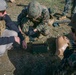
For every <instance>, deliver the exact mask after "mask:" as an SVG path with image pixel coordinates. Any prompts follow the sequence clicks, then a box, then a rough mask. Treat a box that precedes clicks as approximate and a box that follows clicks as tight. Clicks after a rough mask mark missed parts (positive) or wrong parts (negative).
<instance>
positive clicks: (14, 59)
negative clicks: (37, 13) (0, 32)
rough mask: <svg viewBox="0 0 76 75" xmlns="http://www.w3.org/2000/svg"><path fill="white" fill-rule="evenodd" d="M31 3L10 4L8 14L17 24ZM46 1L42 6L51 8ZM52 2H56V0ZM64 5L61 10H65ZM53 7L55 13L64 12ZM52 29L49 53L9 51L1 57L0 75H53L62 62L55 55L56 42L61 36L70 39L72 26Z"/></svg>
mask: <svg viewBox="0 0 76 75" xmlns="http://www.w3.org/2000/svg"><path fill="white" fill-rule="evenodd" d="M29 1H30V0H17V1H16V3H8V9H7V13H8V14H9V16H10V17H11V19H12V20H13V21H14V22H15V23H16V22H17V16H18V14H19V13H20V12H21V10H22V9H23V8H24V7H25V6H26V5H27V4H28V2H29ZM39 1H40V0H39ZM44 1H45V2H44ZM44 1H43V0H42V1H40V2H41V4H44V5H46V6H47V7H49V6H50V5H49V6H48V3H46V0H44ZM50 1H53V2H54V0H50ZM55 1H58V0H55ZM59 1H60V2H61V0H59ZM62 1H63V0H62ZM47 2H49V0H47ZM63 4H64V3H63ZM63 4H62V7H61V9H62V8H63ZM53 6H54V7H55V8H56V11H55V12H57V13H59V12H62V10H61V9H59V7H56V5H53ZM57 6H58V5H57ZM58 10H59V11H58ZM55 12H54V13H55ZM54 13H53V14H54ZM50 28H51V31H50V33H51V37H50V38H49V39H48V40H47V41H48V45H49V51H48V52H46V53H39V54H32V53H30V52H28V51H27V50H22V49H19V48H15V49H13V50H10V51H7V52H6V53H5V54H4V56H2V57H0V75H53V70H54V69H55V68H56V66H57V65H58V64H59V62H60V60H61V58H59V57H57V56H55V55H54V53H55V50H56V44H55V40H56V38H57V36H59V35H67V36H68V37H69V36H70V35H69V32H70V26H68V23H66V24H60V26H58V27H53V26H50Z"/></svg>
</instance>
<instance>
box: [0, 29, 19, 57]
mask: <svg viewBox="0 0 76 75" xmlns="http://www.w3.org/2000/svg"><path fill="white" fill-rule="evenodd" d="M17 35H18V34H17V33H16V32H15V31H13V30H8V29H5V30H4V32H3V34H2V35H1V37H10V36H17ZM12 44H13V43H9V44H5V45H0V56H2V55H3V54H4V53H5V51H6V50H8V49H10V47H11V46H12Z"/></svg>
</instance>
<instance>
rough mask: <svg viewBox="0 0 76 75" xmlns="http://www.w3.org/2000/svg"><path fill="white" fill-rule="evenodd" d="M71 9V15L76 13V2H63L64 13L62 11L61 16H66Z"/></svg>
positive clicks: (74, 0) (72, 0)
mask: <svg viewBox="0 0 76 75" xmlns="http://www.w3.org/2000/svg"><path fill="white" fill-rule="evenodd" d="M71 4H72V8H71ZM70 8H71V15H73V14H75V13H76V0H65V6H64V11H63V13H62V14H63V15H67V13H68V11H69V10H70Z"/></svg>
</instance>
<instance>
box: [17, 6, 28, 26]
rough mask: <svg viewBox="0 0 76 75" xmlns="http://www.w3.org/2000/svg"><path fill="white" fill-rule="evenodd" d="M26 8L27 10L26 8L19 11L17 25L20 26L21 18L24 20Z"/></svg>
mask: <svg viewBox="0 0 76 75" xmlns="http://www.w3.org/2000/svg"><path fill="white" fill-rule="evenodd" d="M27 8H28V7H26V8H25V9H23V10H22V11H21V13H20V14H19V15H18V18H17V21H18V25H21V20H22V18H24V17H26V16H27Z"/></svg>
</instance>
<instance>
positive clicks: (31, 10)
mask: <svg viewBox="0 0 76 75" xmlns="http://www.w3.org/2000/svg"><path fill="white" fill-rule="evenodd" d="M41 12H42V9H41V5H40V3H38V2H37V1H32V2H30V3H29V5H28V16H29V17H31V18H36V17H39V16H40V15H41Z"/></svg>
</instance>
